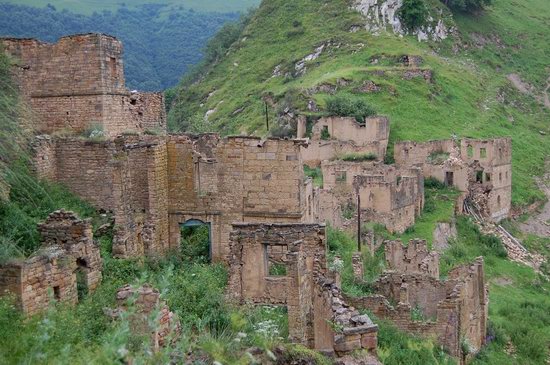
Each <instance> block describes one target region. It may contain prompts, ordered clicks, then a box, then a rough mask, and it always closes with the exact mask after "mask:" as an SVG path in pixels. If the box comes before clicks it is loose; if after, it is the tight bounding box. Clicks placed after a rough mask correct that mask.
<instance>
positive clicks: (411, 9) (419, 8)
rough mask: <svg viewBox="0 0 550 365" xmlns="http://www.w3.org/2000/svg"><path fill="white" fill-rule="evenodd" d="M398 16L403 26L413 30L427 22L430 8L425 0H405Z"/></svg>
mask: <svg viewBox="0 0 550 365" xmlns="http://www.w3.org/2000/svg"><path fill="white" fill-rule="evenodd" d="M398 16H399V19H400V20H401V23H402V24H403V27H404V28H405V29H406V30H408V31H411V32H412V31H414V30H416V29H418V28H420V27H422V26H423V25H424V24H425V23H426V18H427V17H428V8H427V6H426V3H425V2H424V0H405V1H403V5H402V6H401V8H400V9H399V11H398Z"/></svg>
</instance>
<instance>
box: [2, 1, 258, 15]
mask: <svg viewBox="0 0 550 365" xmlns="http://www.w3.org/2000/svg"><path fill="white" fill-rule="evenodd" d="M2 2H4V3H11V4H18V5H28V6H36V7H41V8H43V7H45V6H46V5H48V4H51V5H52V6H54V7H55V8H56V9H57V10H63V9H66V10H70V11H73V12H75V13H81V14H87V15H89V14H92V13H93V12H94V11H97V12H101V11H103V10H109V11H115V10H117V9H118V8H120V7H121V6H124V7H128V8H135V7H139V6H141V5H146V4H161V5H170V6H174V7H180V6H181V7H184V8H186V9H193V10H197V11H216V12H223V13H228V12H234V11H243V10H247V9H249V8H251V7H253V6H256V5H258V3H259V1H258V0H115V1H112V0H2Z"/></svg>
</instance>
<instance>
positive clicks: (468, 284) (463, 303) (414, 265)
mask: <svg viewBox="0 0 550 365" xmlns="http://www.w3.org/2000/svg"><path fill="white" fill-rule="evenodd" d="M388 244H389V248H386V261H387V262H388V263H389V266H390V268H391V269H392V271H386V272H385V273H383V274H382V276H381V277H380V278H379V279H378V280H377V281H376V282H375V283H374V288H375V292H376V295H372V296H368V297H361V298H348V297H346V298H345V299H346V301H347V302H348V303H350V304H351V305H353V306H355V307H357V308H362V309H368V310H370V311H372V312H373V314H375V315H376V316H377V317H379V318H385V319H388V320H390V321H392V322H393V323H394V324H395V325H396V326H397V327H398V328H399V329H401V330H404V331H407V332H410V333H413V334H416V335H419V336H423V337H435V338H436V339H438V342H439V343H440V344H441V345H442V346H444V347H445V348H446V349H447V350H448V351H449V353H450V354H451V355H452V356H455V357H457V358H459V359H460V360H461V361H462V359H463V355H465V356H470V355H471V354H462V346H461V341H462V340H463V339H464V340H466V341H467V342H468V343H469V344H470V346H471V347H472V349H473V350H474V353H475V352H477V351H479V350H480V349H481V347H482V346H483V345H484V344H485V336H486V332H487V313H488V312H487V310H488V295H487V286H486V284H485V280H484V271H483V258H478V259H476V260H475V262H473V263H471V264H466V265H462V266H459V267H457V268H455V269H453V270H451V271H450V272H449V274H448V279H447V280H440V279H439V275H436V270H438V269H436V264H437V261H438V260H437V256H431V254H430V253H427V252H426V245H425V242H418V241H411V242H410V243H409V246H408V247H407V248H406V249H405V248H404V247H403V246H402V245H401V243H400V242H390V243H388ZM423 257H424V258H423ZM390 303H397V304H396V305H391V304H390Z"/></svg>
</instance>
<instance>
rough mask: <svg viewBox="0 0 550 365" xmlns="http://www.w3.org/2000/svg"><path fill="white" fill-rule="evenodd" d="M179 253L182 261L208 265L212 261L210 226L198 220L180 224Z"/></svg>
mask: <svg viewBox="0 0 550 365" xmlns="http://www.w3.org/2000/svg"><path fill="white" fill-rule="evenodd" d="M180 234H181V239H180V253H181V255H182V258H183V260H184V261H187V262H195V263H210V262H211V260H212V239H211V237H212V232H211V225H210V223H208V222H203V221H201V220H199V219H189V220H188V221H186V222H185V223H183V224H180Z"/></svg>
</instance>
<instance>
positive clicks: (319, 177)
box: [304, 165, 323, 188]
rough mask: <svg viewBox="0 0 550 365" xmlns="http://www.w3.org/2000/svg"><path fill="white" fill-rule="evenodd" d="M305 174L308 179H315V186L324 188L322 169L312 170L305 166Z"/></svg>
mask: <svg viewBox="0 0 550 365" xmlns="http://www.w3.org/2000/svg"><path fill="white" fill-rule="evenodd" d="M304 174H305V175H306V176H307V177H311V178H312V179H313V185H314V186H316V187H319V188H322V187H323V172H322V171H321V168H320V167H315V168H311V167H309V166H307V165H304Z"/></svg>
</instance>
